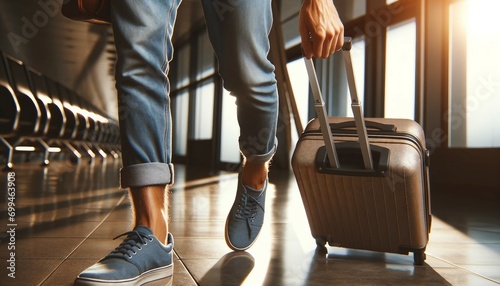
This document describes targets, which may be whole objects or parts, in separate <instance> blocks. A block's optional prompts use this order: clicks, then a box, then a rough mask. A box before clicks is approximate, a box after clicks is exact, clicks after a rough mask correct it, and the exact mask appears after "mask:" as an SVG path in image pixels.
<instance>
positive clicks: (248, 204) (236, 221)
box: [225, 174, 268, 250]
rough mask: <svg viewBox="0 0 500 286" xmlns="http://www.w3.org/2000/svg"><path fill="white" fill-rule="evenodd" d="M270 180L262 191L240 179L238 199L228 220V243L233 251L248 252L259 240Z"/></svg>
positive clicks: (226, 232)
mask: <svg viewBox="0 0 500 286" xmlns="http://www.w3.org/2000/svg"><path fill="white" fill-rule="evenodd" d="M267 184H268V180H266V182H265V183H264V188H263V189H262V191H257V190H254V189H252V188H250V187H248V186H245V185H243V183H242V182H241V174H240V175H239V178H238V189H237V191H236V199H235V200H234V204H233V206H232V208H231V210H230V211H229V215H228V216H227V220H226V230H225V234H226V235H225V236H226V243H227V245H228V246H229V248H231V249H232V250H246V249H248V248H249V247H250V246H252V244H253V243H254V242H255V240H256V239H257V236H258V235H259V233H260V229H261V228H262V224H263V223H264V206H265V201H266V189H267Z"/></svg>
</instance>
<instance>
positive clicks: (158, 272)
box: [73, 264, 174, 286]
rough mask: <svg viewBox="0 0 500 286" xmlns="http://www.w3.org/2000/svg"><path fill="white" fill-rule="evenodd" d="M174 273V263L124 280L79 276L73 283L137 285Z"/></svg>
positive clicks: (93, 285) (94, 285)
mask: <svg viewBox="0 0 500 286" xmlns="http://www.w3.org/2000/svg"><path fill="white" fill-rule="evenodd" d="M173 273H174V265H173V264H171V265H169V266H164V267H158V268H155V269H151V270H148V271H146V272H144V273H142V274H141V275H139V276H137V277H133V278H129V279H123V280H102V279H92V278H84V277H77V278H76V280H75V283H74V284H73V285H74V286H101V285H120V286H135V285H143V284H145V283H149V282H152V281H155V280H160V279H164V278H168V277H171V276H172V275H173Z"/></svg>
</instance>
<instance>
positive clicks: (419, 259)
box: [413, 251, 426, 265]
mask: <svg viewBox="0 0 500 286" xmlns="http://www.w3.org/2000/svg"><path fill="white" fill-rule="evenodd" d="M425 259H426V255H425V252H423V251H415V252H413V264H415V265H423V264H424V261H425Z"/></svg>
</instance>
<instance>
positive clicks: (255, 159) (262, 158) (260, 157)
mask: <svg viewBox="0 0 500 286" xmlns="http://www.w3.org/2000/svg"><path fill="white" fill-rule="evenodd" d="M277 147H278V143H277V141H276V143H275V144H274V147H273V149H272V150H271V151H269V152H268V153H266V154H245V152H244V151H242V152H241V154H243V156H245V158H246V161H247V162H252V163H266V162H268V161H270V160H271V159H272V158H273V156H274V154H275V153H276V149H277Z"/></svg>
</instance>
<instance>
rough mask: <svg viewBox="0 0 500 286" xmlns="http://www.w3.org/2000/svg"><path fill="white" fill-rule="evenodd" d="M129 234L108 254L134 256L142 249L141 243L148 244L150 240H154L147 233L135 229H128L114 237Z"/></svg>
mask: <svg viewBox="0 0 500 286" xmlns="http://www.w3.org/2000/svg"><path fill="white" fill-rule="evenodd" d="M124 235H127V238H126V239H125V240H124V241H123V242H122V243H120V245H118V246H117V247H116V248H115V249H114V250H113V251H111V253H110V254H109V255H108V256H113V257H122V258H123V257H125V256H126V257H128V258H132V256H133V255H135V254H137V251H139V250H142V246H141V245H147V244H148V241H149V242H152V241H153V238H151V237H149V236H148V235H146V234H143V233H140V232H138V231H135V230H131V231H127V232H125V233H122V234H120V235H118V236H117V237H115V238H113V240H115V239H117V238H120V237H122V236H124Z"/></svg>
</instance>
